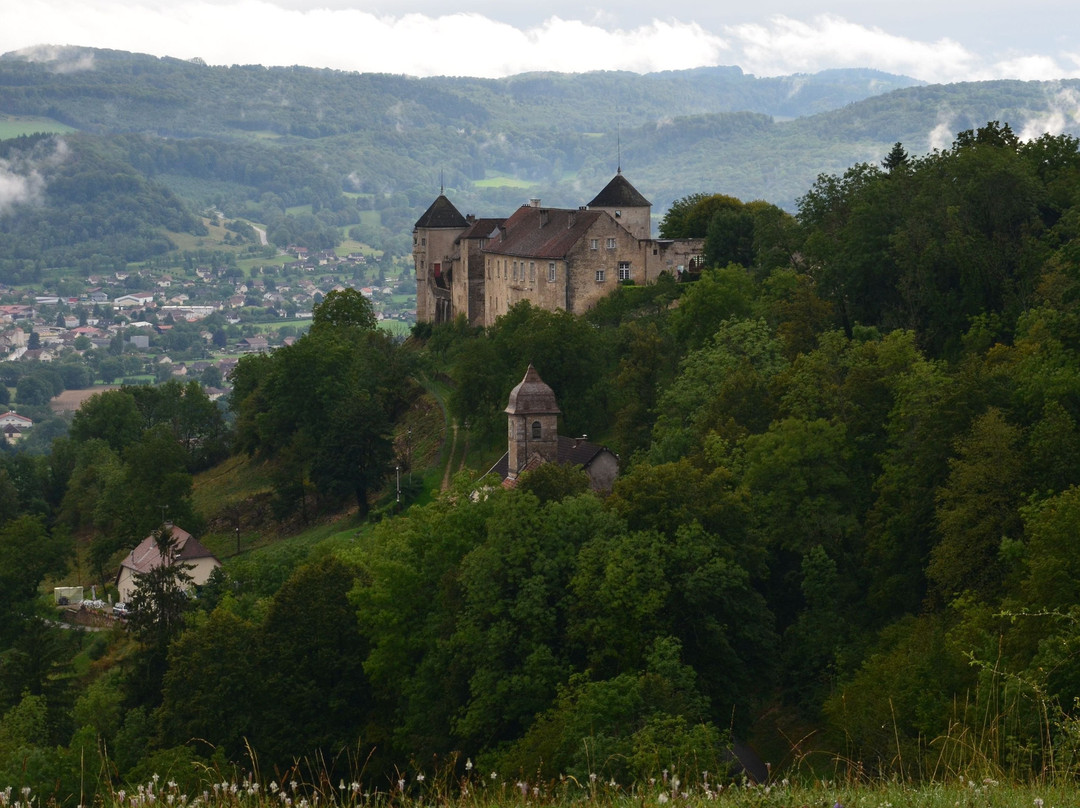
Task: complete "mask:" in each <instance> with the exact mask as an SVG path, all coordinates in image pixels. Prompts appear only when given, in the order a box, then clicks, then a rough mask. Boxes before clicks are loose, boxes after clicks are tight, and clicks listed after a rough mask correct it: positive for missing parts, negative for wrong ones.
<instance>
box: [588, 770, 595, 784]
mask: <svg viewBox="0 0 1080 808" xmlns="http://www.w3.org/2000/svg"><path fill="white" fill-rule="evenodd" d="M589 782H590V783H595V782H596V772H589Z"/></svg>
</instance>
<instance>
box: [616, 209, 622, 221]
mask: <svg viewBox="0 0 1080 808" xmlns="http://www.w3.org/2000/svg"><path fill="white" fill-rule="evenodd" d="M615 218H616V219H620V218H622V211H621V210H617V211H615Z"/></svg>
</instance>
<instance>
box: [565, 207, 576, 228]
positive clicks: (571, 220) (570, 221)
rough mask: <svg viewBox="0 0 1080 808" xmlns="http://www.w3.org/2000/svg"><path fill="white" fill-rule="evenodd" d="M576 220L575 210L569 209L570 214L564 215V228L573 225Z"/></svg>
mask: <svg viewBox="0 0 1080 808" xmlns="http://www.w3.org/2000/svg"><path fill="white" fill-rule="evenodd" d="M576 221H577V211H576V210H572V211H570V215H569V216H567V217H566V229H567V230H569V229H570V228H571V227H573V226H574V223H575V222H576Z"/></svg>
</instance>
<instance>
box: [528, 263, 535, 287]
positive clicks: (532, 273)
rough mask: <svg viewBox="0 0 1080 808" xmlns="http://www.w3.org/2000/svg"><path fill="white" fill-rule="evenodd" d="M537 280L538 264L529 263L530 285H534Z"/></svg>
mask: <svg viewBox="0 0 1080 808" xmlns="http://www.w3.org/2000/svg"><path fill="white" fill-rule="evenodd" d="M535 280H536V262H535V261H530V262H529V283H533V282H534V281H535Z"/></svg>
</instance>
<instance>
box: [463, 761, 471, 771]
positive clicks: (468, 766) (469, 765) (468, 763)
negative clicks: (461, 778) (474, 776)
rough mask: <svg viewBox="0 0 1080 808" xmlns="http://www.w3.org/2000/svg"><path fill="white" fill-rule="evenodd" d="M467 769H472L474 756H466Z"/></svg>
mask: <svg viewBox="0 0 1080 808" xmlns="http://www.w3.org/2000/svg"><path fill="white" fill-rule="evenodd" d="M465 771H467V772H471V771H472V758H465Z"/></svg>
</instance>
